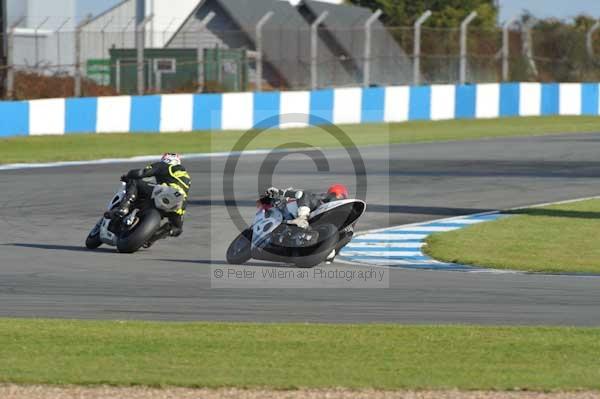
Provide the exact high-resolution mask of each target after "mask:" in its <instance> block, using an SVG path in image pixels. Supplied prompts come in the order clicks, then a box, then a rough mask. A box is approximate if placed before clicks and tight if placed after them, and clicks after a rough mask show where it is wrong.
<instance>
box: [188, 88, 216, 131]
mask: <svg viewBox="0 0 600 399" xmlns="http://www.w3.org/2000/svg"><path fill="white" fill-rule="evenodd" d="M222 117H223V96H222V95H221V94H196V95H195V96H194V120H193V129H194V130H219V129H221V119H222Z"/></svg>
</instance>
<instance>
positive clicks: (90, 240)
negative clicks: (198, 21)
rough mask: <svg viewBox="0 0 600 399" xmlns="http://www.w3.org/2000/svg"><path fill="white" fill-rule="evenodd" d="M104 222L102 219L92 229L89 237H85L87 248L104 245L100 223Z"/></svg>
mask: <svg viewBox="0 0 600 399" xmlns="http://www.w3.org/2000/svg"><path fill="white" fill-rule="evenodd" d="M101 223H102V219H100V221H99V222H98V223H96V225H95V226H94V228H93V229H92V231H90V234H88V236H87V238H86V239H85V247H86V248H87V249H96V248H98V247H99V246H100V245H102V241H101V240H100V224H101Z"/></svg>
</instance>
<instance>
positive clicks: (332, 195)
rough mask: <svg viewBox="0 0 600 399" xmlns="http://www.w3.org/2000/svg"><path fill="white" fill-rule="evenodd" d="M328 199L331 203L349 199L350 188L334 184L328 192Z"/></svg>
mask: <svg viewBox="0 0 600 399" xmlns="http://www.w3.org/2000/svg"><path fill="white" fill-rule="evenodd" d="M327 198H328V199H329V200H330V201H335V200H342V199H346V198H348V188H346V186H344V185H343V184H333V185H331V186H330V187H329V189H328V190H327Z"/></svg>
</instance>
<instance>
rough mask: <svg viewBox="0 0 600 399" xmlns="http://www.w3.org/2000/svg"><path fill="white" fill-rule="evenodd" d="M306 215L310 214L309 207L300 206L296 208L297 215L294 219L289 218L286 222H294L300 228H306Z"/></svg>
mask: <svg viewBox="0 0 600 399" xmlns="http://www.w3.org/2000/svg"><path fill="white" fill-rule="evenodd" d="M308 215H310V208H309V207H307V206H301V207H299V208H298V216H297V217H296V219H293V220H290V221H289V222H288V224H295V225H296V226H298V227H300V228H301V229H308Z"/></svg>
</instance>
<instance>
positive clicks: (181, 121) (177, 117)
mask: <svg viewBox="0 0 600 399" xmlns="http://www.w3.org/2000/svg"><path fill="white" fill-rule="evenodd" d="M193 117H194V95H193V94H167V95H163V96H161V105H160V131H161V132H189V131H191V130H192V122H193Z"/></svg>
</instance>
